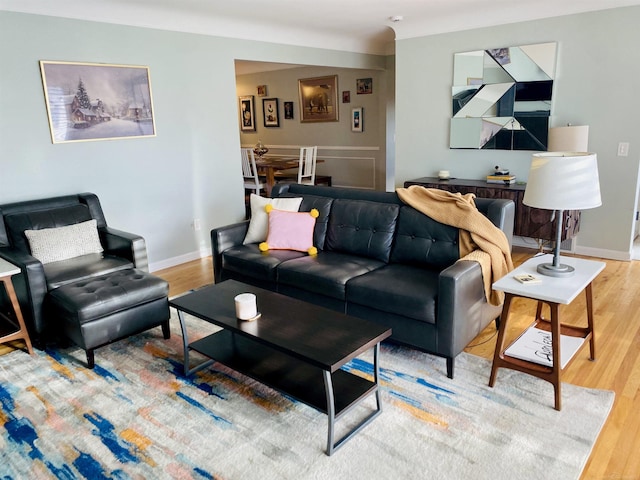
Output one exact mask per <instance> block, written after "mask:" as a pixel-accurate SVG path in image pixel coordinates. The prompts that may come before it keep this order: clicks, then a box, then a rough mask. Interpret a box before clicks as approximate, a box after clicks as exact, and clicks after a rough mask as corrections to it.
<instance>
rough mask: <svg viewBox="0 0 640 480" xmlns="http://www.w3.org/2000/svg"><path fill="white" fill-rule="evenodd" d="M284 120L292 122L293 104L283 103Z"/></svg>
mask: <svg viewBox="0 0 640 480" xmlns="http://www.w3.org/2000/svg"><path fill="white" fill-rule="evenodd" d="M284 118H285V120H293V102H284Z"/></svg>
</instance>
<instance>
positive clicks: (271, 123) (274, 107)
mask: <svg viewBox="0 0 640 480" xmlns="http://www.w3.org/2000/svg"><path fill="white" fill-rule="evenodd" d="M262 114H263V116H264V126H265V127H279V126H280V117H279V115H278V99H277V98H263V99H262Z"/></svg>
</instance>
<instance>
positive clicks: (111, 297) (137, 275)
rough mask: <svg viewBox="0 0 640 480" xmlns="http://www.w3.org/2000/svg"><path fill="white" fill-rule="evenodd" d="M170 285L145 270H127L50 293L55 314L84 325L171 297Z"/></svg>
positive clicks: (71, 284) (50, 303)
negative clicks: (169, 295) (169, 294)
mask: <svg viewBox="0 0 640 480" xmlns="http://www.w3.org/2000/svg"><path fill="white" fill-rule="evenodd" d="M168 293H169V284H168V283H167V282H166V281H165V280H163V279H161V278H159V277H156V276H153V275H149V274H148V273H145V272H143V271H141V270H136V269H134V268H129V269H126V270H122V271H118V272H113V273H109V274H106V275H101V276H99V277H94V278H90V279H87V280H84V281H79V282H75V283H70V284H68V285H64V286H62V287H59V288H56V289H55V290H53V291H52V292H50V293H49V296H48V300H49V303H48V309H49V312H50V313H51V314H52V316H54V317H56V318H63V319H64V320H65V321H67V322H69V323H75V324H79V325H82V324H84V323H87V322H91V321H93V320H96V319H98V318H101V317H104V316H107V315H114V314H116V313H117V312H121V311H124V310H129V309H131V308H133V307H136V306H138V305H142V304H145V303H149V302H152V301H154V300H157V299H160V298H163V297H167V295H168Z"/></svg>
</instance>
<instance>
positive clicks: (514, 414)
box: [0, 318, 613, 480]
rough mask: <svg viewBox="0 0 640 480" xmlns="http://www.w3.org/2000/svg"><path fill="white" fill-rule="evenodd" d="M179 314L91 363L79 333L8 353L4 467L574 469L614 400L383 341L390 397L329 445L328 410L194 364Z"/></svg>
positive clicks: (197, 472) (348, 474)
mask: <svg viewBox="0 0 640 480" xmlns="http://www.w3.org/2000/svg"><path fill="white" fill-rule="evenodd" d="M188 325H189V331H190V332H191V333H190V336H192V337H193V338H197V337H199V336H203V335H205V334H207V333H208V332H211V331H212V330H213V327H211V326H210V325H208V324H205V323H204V322H201V321H199V320H196V319H191V318H189V319H188ZM172 329H173V330H172V331H173V335H172V338H171V339H170V340H168V341H166V340H163V339H162V335H161V332H160V329H159V328H158V329H155V330H153V331H151V332H148V333H145V334H141V335H138V336H135V337H133V338H131V339H129V340H125V341H121V342H118V343H116V344H114V345H111V346H107V347H104V348H101V349H99V350H98V351H97V352H96V367H95V370H93V371H91V370H88V369H86V368H85V367H84V361H85V360H84V352H83V351H81V350H79V349H77V348H70V349H66V350H62V351H49V352H46V353H45V352H38V353H37V354H36V356H35V357H29V355H27V354H26V353H24V352H21V351H14V352H11V353H9V354H6V355H3V356H0V460H1V461H0V478H3V479H23V478H29V479H39V478H61V479H74V478H87V479H92V480H95V479H102V478H117V479H155V478H158V479H165V478H167V479H168V478H179V479H187V478H194V479H212V478H215V479H261V480H262V479H327V480H330V479H347V478H348V479H371V478H376V479H397V478H438V479H460V478H474V479H491V480H499V479H513V478H518V479H536V480H539V479H540V478H562V479H578V478H579V476H580V472H581V471H582V469H583V468H584V465H585V463H586V461H587V459H588V457H589V454H590V452H591V449H592V447H593V444H594V442H595V440H596V438H597V436H598V433H599V432H600V429H601V428H602V426H603V424H604V422H605V421H606V418H607V415H608V413H609V411H610V409H611V406H612V404H613V393H612V392H606V391H600V390H589V389H585V388H580V387H575V386H572V385H568V384H564V385H563V399H562V400H563V409H562V411H561V412H558V411H556V410H554V409H553V389H552V388H551V385H550V384H548V383H546V382H542V381H540V380H538V379H536V378H533V377H531V376H528V375H524V374H520V373H517V372H511V371H508V370H504V369H501V370H500V372H499V374H498V379H497V382H496V386H495V388H489V387H488V386H487V383H488V380H489V373H490V367H491V365H490V362H488V361H486V360H484V359H482V358H479V357H476V356H472V355H468V354H462V355H460V356H459V357H458V359H457V361H456V377H455V379H454V380H449V379H448V378H447V377H446V374H445V370H444V365H445V362H444V360H442V359H440V358H435V357H432V356H429V355H426V354H423V353H420V352H416V351H414V350H410V349H406V348H401V347H397V346H387V345H384V346H383V347H382V350H381V368H382V371H381V376H382V383H383V394H382V398H383V405H384V407H383V413H382V415H380V416H379V417H378V418H377V419H375V420H374V421H373V423H371V424H370V425H368V426H367V427H366V428H364V429H363V430H362V431H361V432H360V433H359V434H358V435H356V436H355V437H353V438H352V439H351V440H350V441H348V442H347V443H346V444H345V445H344V446H343V447H342V448H341V449H339V450H338V451H336V452H335V453H334V454H333V455H332V456H331V457H328V456H326V455H325V453H324V450H325V447H326V436H327V417H326V416H325V415H323V414H320V413H319V412H316V411H315V410H313V409H311V408H310V407H307V406H306V405H304V404H301V403H299V402H296V401H294V400H292V399H290V398H288V397H286V396H282V395H280V394H278V393H276V392H274V391H273V390H270V389H269V388H266V387H264V386H262V385H260V384H258V383H256V382H253V381H251V380H250V379H248V378H246V377H243V376H241V375H238V374H236V373H235V372H233V371H230V370H228V369H226V368H224V367H222V366H221V365H219V364H214V365H212V367H210V368H208V369H206V370H205V371H203V372H200V373H198V374H195V375H193V376H192V378H185V377H183V376H182V366H181V361H182V344H181V337H180V334H179V332H180V328H179V325H178V323H177V320H175V319H173V320H172ZM156 330H157V331H156ZM371 359H372V356H371V355H370V354H369V355H364V356H362V357H360V358H358V359H356V360H355V361H353V362H352V363H351V364H350V365H349V369H350V370H351V371H353V372H355V373H357V374H359V375H370V374H371ZM372 405H373V402H372V401H371V402H369V403H365V405H364V406H362V407H358V408H356V409H354V410H353V411H352V412H350V413H349V415H348V417H347V418H343V419H341V420H340V421H339V423H338V426H339V427H340V428H344V427H345V426H346V425H349V424H351V423H352V422H355V421H357V420H358V419H359V418H362V417H364V416H365V415H366V414H367V413H368V412H369V410H370V408H371V407H372ZM337 433H338V434H339V433H340V431H338V432H337Z"/></svg>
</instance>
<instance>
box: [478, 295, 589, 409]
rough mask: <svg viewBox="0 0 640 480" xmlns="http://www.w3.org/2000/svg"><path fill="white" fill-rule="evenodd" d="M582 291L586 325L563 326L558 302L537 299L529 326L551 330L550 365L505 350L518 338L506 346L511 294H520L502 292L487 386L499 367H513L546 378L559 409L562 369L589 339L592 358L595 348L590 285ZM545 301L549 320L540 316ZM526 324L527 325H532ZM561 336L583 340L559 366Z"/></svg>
mask: <svg viewBox="0 0 640 480" xmlns="http://www.w3.org/2000/svg"><path fill="white" fill-rule="evenodd" d="M585 293H586V295H587V323H588V326H587V327H575V326H570V325H563V324H562V323H561V322H560V314H559V308H560V304H558V303H555V302H545V301H541V300H538V306H537V309H536V318H535V321H534V322H533V324H532V325H531V327H536V328H539V329H540V330H545V331H548V332H551V342H550V345H548V347H550V349H551V351H550V352H549V353H550V356H551V359H552V363H551V365H550V366H547V365H543V364H541V363H539V362H536V361H530V360H523V359H521V358H516V357H513V356H510V355H508V354H507V353H506V351H507V350H508V349H509V348H511V347H512V346H513V345H514V344H515V343H516V342H517V341H518V339H519V338H520V337H521V336H519V337H518V338H516V340H514V341H513V342H512V343H511V344H510V345H509V346H508V347H506V348H505V346H504V343H505V338H504V337H505V331H506V326H507V320H508V317H509V310H510V308H511V301H512V300H513V298H514V297H518V296H521V295H514V294H511V293H506V294H505V299H504V306H503V310H502V315H501V318H500V330H499V331H498V342H497V344H496V351H495V354H494V357H493V364H492V366H491V378H490V380H489V386H490V387H493V385H494V384H495V380H496V375H497V373H498V369H499V368H501V367H502V368H510V369H511V370H516V371H519V372H523V373H527V374H529V375H533V376H535V377H538V378H541V379H542V380H546V381H547V382H550V383H551V384H552V385H553V389H554V394H555V409H556V410H560V409H561V408H562V395H561V381H560V376H561V373H562V371H563V370H564V368H566V367H568V366H569V365H570V364H571V361H572V360H573V358H575V356H576V354H577V353H578V352H579V351H580V350H582V348H583V347H584V345H585V344H586V343H587V342H589V346H590V349H589V350H590V358H591V360H595V355H596V350H595V337H594V334H593V308H592V304H591V298H592V292H591V284H589V285H588V286H587V287H586V289H585ZM543 303H546V304H548V305H549V307H550V309H551V319H550V320H547V319H544V318H542V305H543ZM531 327H529V328H531ZM562 336H571V337H577V338H580V339H581V340H582V343H581V345H580V346H579V347H578V348H577V349H575V351H574V352H572V353H571V355H570V358H568V359H566V365H564V367H563V365H562V360H563V357H562V354H561V348H560V345H561V337H562Z"/></svg>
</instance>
